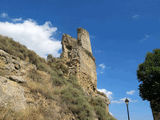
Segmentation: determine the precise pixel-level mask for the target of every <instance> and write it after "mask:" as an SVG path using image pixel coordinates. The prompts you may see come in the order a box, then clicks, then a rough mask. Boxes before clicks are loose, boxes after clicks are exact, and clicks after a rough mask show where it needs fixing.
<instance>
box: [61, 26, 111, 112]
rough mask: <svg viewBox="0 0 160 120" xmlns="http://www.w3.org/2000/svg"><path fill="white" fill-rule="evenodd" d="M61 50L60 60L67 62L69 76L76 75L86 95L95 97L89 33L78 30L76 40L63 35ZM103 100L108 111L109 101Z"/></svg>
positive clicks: (94, 68)
mask: <svg viewBox="0 0 160 120" xmlns="http://www.w3.org/2000/svg"><path fill="white" fill-rule="evenodd" d="M62 50H63V52H62V54H61V58H62V59H65V61H67V65H68V66H69V74H74V75H76V77H77V80H78V82H79V84H80V85H81V86H82V88H83V89H84V90H85V92H86V93H88V94H92V95H97V92H98V91H97V73H96V64H95V58H94V57H93V55H92V48H91V43H90V38H89V33H88V32H87V31H86V30H85V29H83V28H78V29H77V39H75V38H72V37H71V36H70V35H67V34H63V37H62ZM105 100H106V104H107V111H108V105H109V100H108V98H105Z"/></svg>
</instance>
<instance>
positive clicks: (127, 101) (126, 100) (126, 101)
mask: <svg viewBox="0 0 160 120" xmlns="http://www.w3.org/2000/svg"><path fill="white" fill-rule="evenodd" d="M125 103H126V106H127V114H128V120H130V117H129V109H128V103H129V100H128V99H127V98H126V99H125Z"/></svg>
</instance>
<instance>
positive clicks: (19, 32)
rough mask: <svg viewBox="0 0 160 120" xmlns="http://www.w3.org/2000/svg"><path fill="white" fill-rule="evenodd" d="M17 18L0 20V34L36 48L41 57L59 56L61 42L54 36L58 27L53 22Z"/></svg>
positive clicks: (30, 47) (32, 48)
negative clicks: (12, 20) (40, 22)
mask: <svg viewBox="0 0 160 120" xmlns="http://www.w3.org/2000/svg"><path fill="white" fill-rule="evenodd" d="M4 16H5V15H4ZM15 20H16V23H12V22H0V34H1V35H4V36H8V37H11V38H13V39H14V40H15V41H18V42H19V43H21V44H23V45H25V46H27V47H28V48H29V49H31V50H34V51H35V52H36V53H37V54H39V55H40V56H41V57H46V55H47V54H52V55H53V56H55V57H58V56H59V50H60V49H61V42H60V41H58V40H57V39H55V38H54V37H53V34H55V32H56V31H57V28H56V27H53V26H52V24H51V22H48V21H47V22H45V23H44V24H43V25H39V24H37V23H36V22H35V21H33V20H32V19H29V20H23V21H21V20H22V19H21V18H19V19H15ZM18 21H21V22H18Z"/></svg>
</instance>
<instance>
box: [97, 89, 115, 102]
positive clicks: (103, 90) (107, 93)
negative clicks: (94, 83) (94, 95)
mask: <svg viewBox="0 0 160 120" xmlns="http://www.w3.org/2000/svg"><path fill="white" fill-rule="evenodd" d="M97 90H98V91H100V92H103V93H104V94H106V96H107V97H108V98H109V99H110V100H111V99H112V94H113V93H112V92H111V91H108V90H106V89H97Z"/></svg>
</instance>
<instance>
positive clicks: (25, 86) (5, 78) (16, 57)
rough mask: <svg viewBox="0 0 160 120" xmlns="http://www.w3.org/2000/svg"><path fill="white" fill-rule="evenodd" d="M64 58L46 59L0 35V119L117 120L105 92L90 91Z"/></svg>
mask: <svg viewBox="0 0 160 120" xmlns="http://www.w3.org/2000/svg"><path fill="white" fill-rule="evenodd" d="M68 72H69V68H68V66H67V65H66V62H65V60H63V59H60V58H53V57H52V56H51V55H48V59H47V60H45V59H43V58H41V57H39V56H38V55H37V54H36V53H35V52H33V51H31V50H28V49H27V48H26V47H25V46H23V45H21V44H19V43H17V42H15V41H13V40H12V39H10V38H7V37H3V36H0V120H115V119H114V118H113V117H112V116H111V115H110V114H109V113H107V110H106V101H105V99H104V98H106V97H105V95H104V94H102V93H100V92H97V95H89V94H87V92H86V91H85V90H84V89H82V87H81V86H80V85H79V83H78V82H77V78H76V77H75V75H74V74H73V75H68Z"/></svg>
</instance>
